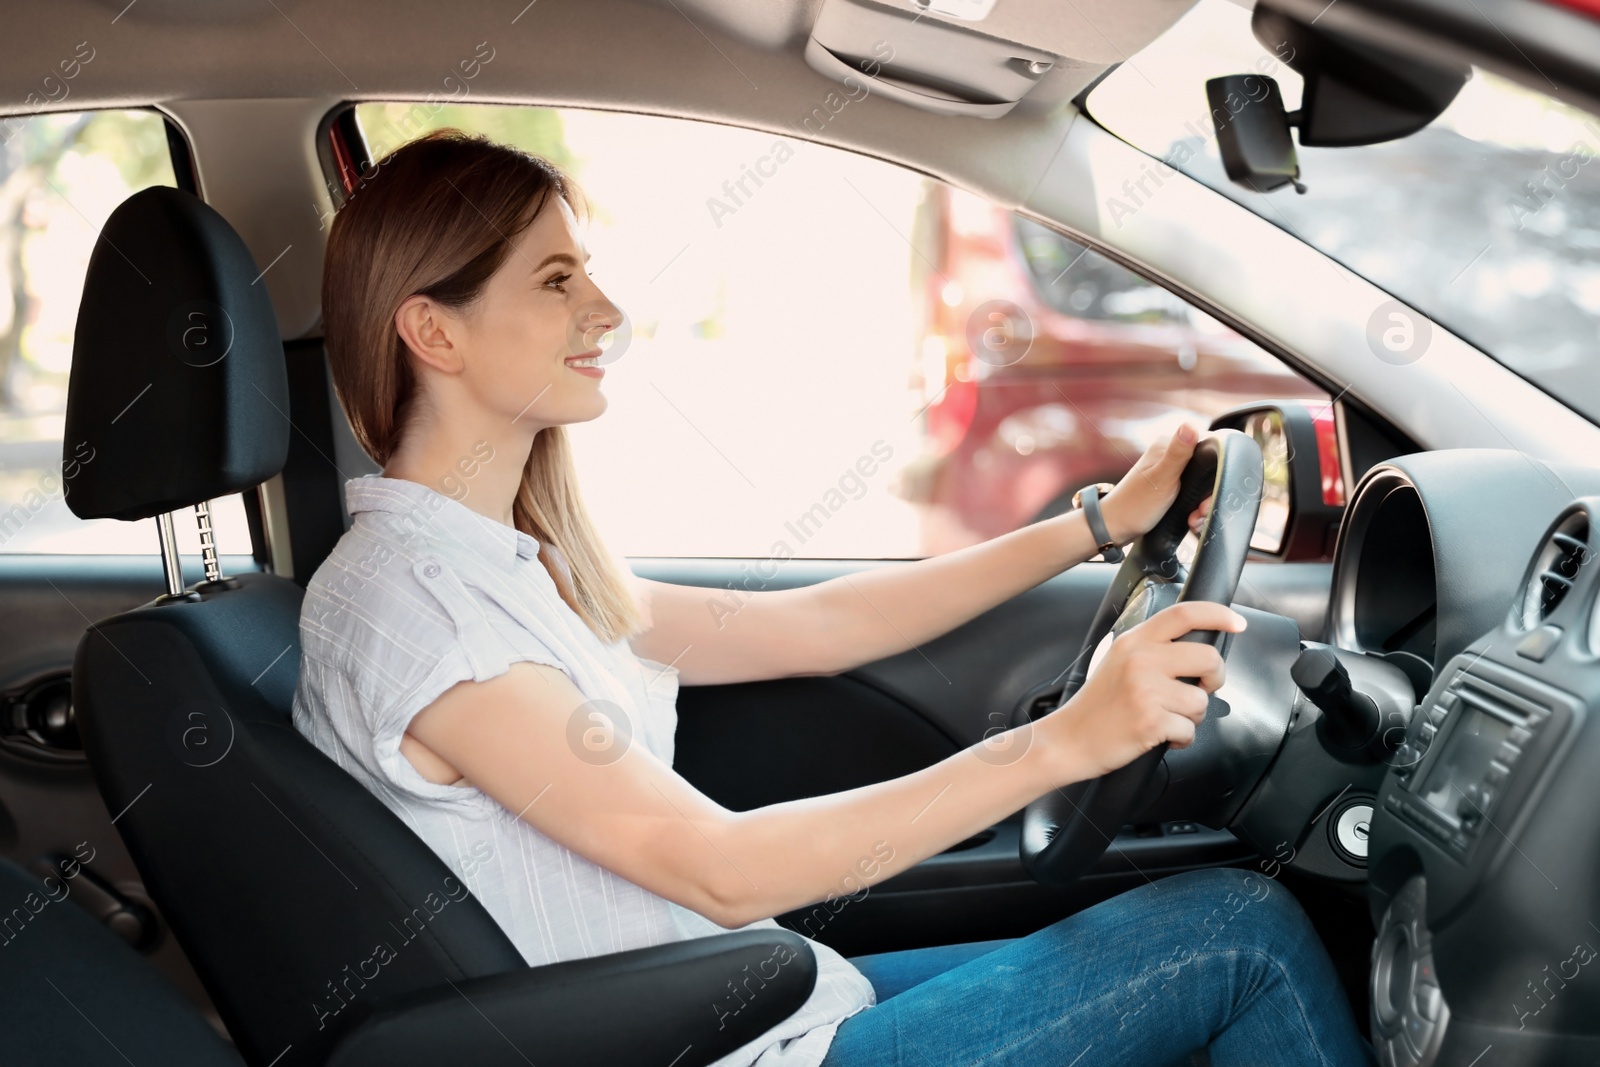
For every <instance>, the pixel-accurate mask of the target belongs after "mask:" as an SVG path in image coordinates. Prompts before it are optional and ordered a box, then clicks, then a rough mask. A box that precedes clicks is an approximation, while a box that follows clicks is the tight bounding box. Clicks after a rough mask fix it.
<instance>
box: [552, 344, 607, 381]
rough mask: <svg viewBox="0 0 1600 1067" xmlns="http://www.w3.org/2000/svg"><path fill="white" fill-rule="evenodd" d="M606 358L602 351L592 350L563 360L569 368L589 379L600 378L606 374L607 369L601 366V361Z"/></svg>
mask: <svg viewBox="0 0 1600 1067" xmlns="http://www.w3.org/2000/svg"><path fill="white" fill-rule="evenodd" d="M604 357H605V352H603V351H602V350H601V349H598V348H596V349H592V350H590V351H588V352H585V353H584V354H583V355H581V356H568V357H567V358H566V359H564V360H562V362H563V363H565V364H566V365H567V366H569V367H571V368H572V369H573V370H575V371H577V372H578V373H579V374H582V375H584V376H586V377H589V378H598V377H599V376H600V375H602V374H604V373H605V368H604V367H602V366H600V360H601V359H602V358H604Z"/></svg>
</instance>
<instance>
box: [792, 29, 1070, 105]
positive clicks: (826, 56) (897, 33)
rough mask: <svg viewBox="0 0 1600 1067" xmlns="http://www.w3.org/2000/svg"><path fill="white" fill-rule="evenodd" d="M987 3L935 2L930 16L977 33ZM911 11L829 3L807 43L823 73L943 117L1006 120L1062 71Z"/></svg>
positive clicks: (1008, 45)
mask: <svg viewBox="0 0 1600 1067" xmlns="http://www.w3.org/2000/svg"><path fill="white" fill-rule="evenodd" d="M992 7H993V4H992V3H985V2H984V0H930V2H929V5H928V10H932V11H935V12H937V13H939V14H943V15H945V16H947V19H962V18H966V19H969V20H970V21H971V24H972V26H973V27H977V26H981V25H982V18H983V16H985V15H987V14H988V12H989V10H990V9H991V8H992ZM947 19H935V18H927V17H924V12H923V11H919V10H916V9H912V8H903V9H902V8H891V7H882V6H879V5H877V4H871V3H864V2H860V0H826V2H825V3H824V4H823V5H822V10H821V13H820V14H818V16H817V21H816V23H815V25H814V26H813V27H812V29H811V39H810V41H808V42H807V43H806V62H807V63H808V64H809V65H810V66H811V68H812V69H813V70H815V71H817V72H818V73H819V74H823V75H825V76H827V77H829V78H832V79H833V80H834V81H837V82H842V83H844V84H845V85H847V86H850V87H851V88H852V90H854V89H856V88H866V89H867V90H869V91H871V92H875V93H881V94H882V95H884V96H886V97H888V98H889V99H891V100H897V101H899V102H900V103H902V104H907V105H910V106H911V107H915V108H920V109H922V110H924V111H932V112H935V113H936V114H941V115H968V116H972V117H976V118H989V119H992V118H999V117H1000V116H1002V115H1004V114H1006V113H1007V112H1008V111H1010V110H1011V109H1012V108H1013V107H1015V106H1016V104H1017V102H1018V101H1019V100H1021V99H1022V98H1023V97H1024V96H1025V95H1027V93H1028V91H1029V90H1030V89H1032V88H1033V87H1034V86H1035V85H1037V84H1038V83H1039V81H1040V79H1041V78H1043V77H1044V76H1045V74H1047V73H1048V72H1049V71H1050V69H1051V68H1052V67H1053V66H1055V64H1056V60H1057V57H1056V56H1054V55H1052V54H1051V53H1049V52H1044V51H1041V50H1039V49H1037V48H1032V47H1029V46H1027V45H1021V44H1016V43H1013V42H1010V41H1005V40H1002V39H1000V38H998V37H991V36H989V35H987V34H985V33H982V32H980V31H979V30H978V29H976V28H968V27H967V26H965V25H957V24H956V23H955V22H953V21H949V20H947Z"/></svg>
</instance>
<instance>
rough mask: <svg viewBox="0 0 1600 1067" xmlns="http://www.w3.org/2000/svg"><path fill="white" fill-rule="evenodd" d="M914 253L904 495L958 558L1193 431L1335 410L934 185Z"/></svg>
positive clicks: (1221, 338) (1008, 217)
mask: <svg viewBox="0 0 1600 1067" xmlns="http://www.w3.org/2000/svg"><path fill="white" fill-rule="evenodd" d="M917 231H918V232H917V239H916V242H915V243H916V247H917V249H918V250H919V251H920V253H921V255H920V256H918V257H915V258H914V263H916V264H917V267H918V268H919V269H918V271H917V275H918V277H917V278H916V280H915V285H916V288H917V290H918V292H919V296H920V300H921V304H922V308H923V312H922V318H921V349H920V351H921V359H920V361H919V365H918V366H917V368H916V369H915V370H914V371H913V374H912V383H911V384H912V389H913V392H914V394H915V396H916V400H917V404H918V406H919V407H922V408H923V409H924V410H923V429H924V444H923V453H922V455H920V456H919V457H917V459H916V460H914V461H913V462H912V463H911V464H909V465H908V466H907V468H906V470H905V474H904V475H903V477H902V481H901V483H900V486H899V492H900V494H901V495H902V496H904V497H905V498H906V499H908V500H910V501H912V502H914V503H916V504H919V505H921V506H922V513H923V522H922V534H921V536H922V542H923V543H922V549H923V551H924V552H926V553H930V554H932V553H939V552H946V551H950V550H952V549H956V548H961V547H964V546H966V545H970V544H975V543H977V542H979V541H982V540H984V539H986V538H990V537H994V536H996V535H998V534H1002V533H1006V532H1008V531H1010V530H1014V529H1017V528H1018V527H1020V526H1023V525H1025V524H1027V523H1029V522H1031V521H1034V520H1035V519H1038V518H1042V517H1044V516H1046V515H1051V514H1056V513H1058V512H1060V511H1063V510H1066V509H1067V508H1068V507H1070V501H1071V497H1072V494H1073V493H1074V492H1076V491H1077V490H1078V489H1080V488H1082V487H1083V486H1085V485H1088V484H1090V483H1092V482H1097V481H1107V482H1114V481H1116V480H1117V479H1118V478H1120V477H1121V476H1122V475H1123V474H1124V473H1126V472H1127V470H1128V469H1129V468H1130V467H1131V466H1132V465H1133V462H1134V461H1135V460H1136V459H1137V458H1138V457H1139V454H1140V453H1141V452H1143V451H1144V449H1145V447H1146V446H1147V445H1148V444H1150V443H1151V442H1152V441H1154V440H1156V439H1157V438H1158V437H1160V436H1162V435H1164V434H1167V433H1170V432H1171V431H1172V430H1174V429H1176V427H1177V426H1178V424H1179V423H1180V422H1182V421H1184V420H1186V419H1187V420H1190V421H1192V422H1194V423H1195V424H1197V425H1199V426H1201V427H1204V426H1205V425H1206V424H1207V423H1209V422H1210V420H1211V419H1212V418H1213V417H1214V416H1216V415H1218V414H1220V413H1222V412H1223V411H1226V410H1227V409H1229V408H1233V407H1237V406H1238V405H1240V404H1242V403H1245V402H1247V401H1253V400H1259V399H1262V398H1268V397H1270V398H1296V397H1299V398H1306V399H1310V400H1323V401H1326V400H1327V399H1328V396H1327V393H1326V392H1324V391H1323V390H1321V389H1319V388H1318V387H1317V386H1315V385H1313V384H1311V383H1310V382H1307V381H1306V380H1305V379H1303V378H1301V377H1300V376H1299V375H1298V374H1296V373H1295V372H1294V371H1292V370H1290V369H1289V368H1288V367H1287V366H1285V365H1284V364H1283V363H1282V362H1280V361H1279V360H1277V359H1276V358H1274V357H1273V356H1271V355H1270V354H1268V353H1266V352H1264V351H1263V350H1262V349H1260V348H1259V347H1257V346H1256V345H1255V344H1253V343H1252V342H1250V341H1248V340H1246V339H1245V338H1243V337H1241V336H1239V335H1238V334H1237V333H1235V332H1234V331H1233V330H1231V329H1229V328H1228V327H1226V326H1224V325H1223V324H1222V323H1220V322H1218V321H1217V320H1216V319H1214V318H1212V317H1211V316H1210V315H1208V314H1206V313H1204V312H1202V311H1200V310H1199V309H1197V308H1194V307H1193V306H1191V305H1189V304H1188V303H1187V302H1185V301H1184V300H1182V299H1180V298H1179V297H1177V296H1174V295H1173V294H1171V293H1169V292H1168V291H1166V290H1165V289H1162V288H1161V287H1159V286H1156V285H1152V284H1151V283H1149V282H1148V281H1146V280H1145V279H1143V278H1141V277H1139V276H1138V275H1136V274H1134V273H1133V272H1131V271H1129V270H1127V269H1126V268H1124V267H1122V266H1120V265H1119V264H1117V263H1115V262H1113V261H1111V260H1109V259H1107V258H1106V257H1104V256H1102V255H1100V254H1099V253H1097V252H1094V251H1091V250H1089V249H1087V248H1085V247H1084V246H1083V245H1081V244H1078V243H1077V242H1075V241H1073V240H1071V239H1070V238H1067V237H1064V236H1062V235H1061V234H1059V233H1056V232H1055V231H1054V230H1050V229H1047V228H1046V227H1043V226H1040V225H1038V224H1037V223H1034V222H1032V221H1030V220H1028V219H1025V218H1022V217H1020V216H1017V215H1013V214H1012V213H1011V212H1008V211H1005V210H1003V209H1001V208H998V207H995V206H994V205H992V204H990V203H989V202H987V201H986V200H983V199H982V198H980V197H976V196H973V195H970V194H967V193H963V192H961V191H959V190H955V189H952V188H950V187H948V186H945V185H940V184H938V183H933V182H930V183H929V185H928V193H927V195H926V197H925V198H924V201H923V204H922V206H921V208H920V210H919V217H918V220H917Z"/></svg>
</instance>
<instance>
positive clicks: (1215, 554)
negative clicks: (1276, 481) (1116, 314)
mask: <svg viewBox="0 0 1600 1067" xmlns="http://www.w3.org/2000/svg"><path fill="white" fill-rule="evenodd" d="M1261 485H1262V464H1261V449H1260V447H1259V446H1258V445H1257V444H1256V442H1255V441H1254V440H1253V439H1252V438H1250V437H1249V436H1247V435H1245V434H1243V433H1240V432H1239V431H1238V430H1218V431H1216V432H1215V434H1214V435H1213V436H1208V437H1205V438H1203V439H1201V441H1200V442H1199V443H1198V444H1196V445H1195V449H1194V455H1193V456H1192V457H1190V459H1189V463H1188V465H1187V466H1186V467H1184V469H1183V474H1182V476H1181V477H1180V480H1179V484H1178V496H1177V499H1176V500H1174V501H1173V504H1172V507H1170V508H1169V509H1168V510H1167V513H1166V514H1165V515H1163V516H1162V517H1161V520H1160V521H1159V522H1157V523H1156V525H1155V526H1154V527H1152V528H1151V529H1150V531H1149V532H1148V533H1146V534H1145V535H1144V536H1143V537H1141V538H1139V540H1137V541H1135V542H1134V545H1133V548H1132V550H1131V551H1130V552H1129V553H1128V555H1127V558H1126V559H1125V560H1124V561H1123V563H1122V566H1121V568H1120V569H1119V570H1118V571H1117V574H1116V577H1115V578H1113V579H1112V581H1111V586H1110V588H1108V589H1107V590H1106V595H1105V599H1104V600H1102V601H1101V602H1100V608H1099V610H1098V611H1096V612H1095V616H1094V621H1093V622H1091V623H1090V625H1089V633H1088V635H1087V637H1086V638H1085V639H1084V643H1083V649H1082V651H1081V652H1080V653H1079V655H1078V658H1077V659H1076V660H1075V661H1074V663H1073V667H1072V670H1071V672H1070V673H1069V674H1068V676H1067V681H1066V686H1065V688H1064V689H1063V691H1062V696H1061V703H1062V704H1065V703H1066V702H1067V700H1068V699H1069V698H1070V697H1071V696H1072V695H1073V694H1074V693H1076V692H1077V691H1078V689H1079V688H1080V687H1081V686H1082V685H1083V682H1084V679H1085V678H1087V677H1088V674H1089V663H1090V657H1091V656H1092V655H1093V653H1094V651H1095V649H1096V648H1097V647H1098V646H1099V645H1100V642H1101V641H1102V640H1103V639H1104V638H1105V636H1106V635H1107V634H1108V633H1109V634H1111V635H1112V639H1113V640H1115V639H1116V636H1117V635H1118V634H1121V633H1123V632H1124V631H1126V630H1127V629H1129V628H1130V627H1132V626H1135V625H1137V624H1138V623H1140V622H1143V621H1144V620H1145V619H1146V618H1148V617H1149V616H1150V615H1153V614H1155V612H1157V611H1159V610H1160V609H1161V608H1163V607H1166V606H1167V605H1168V604H1171V603H1174V602H1176V601H1188V600H1209V601H1215V602H1216V603H1219V604H1229V603H1231V602H1232V601H1233V594H1234V591H1235V590H1236V589H1237V588H1238V585H1239V575H1240V572H1242V571H1243V570H1244V561H1245V556H1246V555H1247V554H1248V553H1249V551H1250V537H1251V534H1252V533H1253V532H1254V531H1255V524H1256V512H1257V511H1258V510H1259V508H1260V506H1261ZM1208 496H1209V497H1211V509H1210V511H1209V513H1208V514H1207V515H1206V520H1205V525H1204V526H1203V527H1202V528H1201V530H1200V544H1199V547H1198V548H1197V549H1196V550H1195V554H1194V563H1193V566H1192V567H1191V568H1190V570H1189V572H1188V574H1187V575H1185V574H1184V570H1183V566H1182V565H1181V564H1180V563H1179V562H1178V559H1177V549H1178V545H1179V544H1180V543H1181V542H1182V541H1183V537H1184V534H1185V533H1187V532H1188V529H1189V516H1190V515H1191V514H1193V512H1194V509H1195V508H1197V507H1199V506H1200V503H1201V502H1202V501H1203V500H1205V498H1206V497H1208ZM1173 586H1178V587H1180V588H1179V592H1178V593H1177V595H1176V597H1174V596H1173V595H1172V588H1171V587H1173ZM1228 636H1230V635H1227V634H1224V633H1223V632H1221V631H1217V630H1191V631H1189V632H1188V633H1187V634H1185V635H1184V636H1183V637H1182V638H1180V639H1179V640H1183V641H1202V642H1205V643H1206V644H1211V645H1217V646H1218V647H1219V648H1221V649H1222V651H1223V653H1224V654H1226V652H1227V648H1226V644H1225V643H1219V642H1224V641H1225V638H1226V637H1228ZM1191 680H1193V679H1191ZM1166 749H1167V746H1166V744H1165V743H1163V744H1161V745H1158V746H1156V747H1155V748H1153V749H1151V750H1150V751H1148V752H1146V753H1145V754H1144V755H1142V756H1140V757H1138V758H1137V759H1135V760H1134V761H1133V762H1132V763H1129V764H1128V765H1127V766H1124V767H1120V768H1118V769H1117V770H1114V771H1111V772H1110V773H1109V774H1106V775H1103V776H1101V777H1099V778H1093V779H1089V780H1088V781H1084V782H1076V783H1074V784H1072V785H1069V786H1065V787H1062V788H1060V789H1055V790H1052V791H1051V792H1049V793H1046V794H1045V795H1044V796H1042V797H1040V798H1039V799H1038V800H1035V801H1034V802H1033V803H1031V804H1029V805H1028V806H1027V808H1026V809H1025V810H1024V812H1023V817H1022V847H1021V852H1022V865H1023V868H1024V869H1025V870H1026V871H1027V872H1028V874H1029V875H1030V876H1032V877H1033V879H1034V880H1035V881H1038V882H1040V883H1042V884H1044V885H1047V886H1065V885H1069V884H1070V883H1072V882H1073V881H1075V880H1076V879H1077V878H1078V877H1079V876H1080V875H1082V874H1083V873H1084V872H1085V871H1086V870H1087V869H1088V868H1089V865H1090V864H1092V863H1093V862H1094V861H1095V860H1096V859H1098V858H1099V857H1100V854H1101V853H1103V852H1104V851H1105V850H1106V847H1107V846H1108V845H1110V844H1111V838H1112V836H1113V835H1115V834H1116V832H1117V831H1118V830H1120V829H1121V828H1122V827H1123V826H1124V825H1125V824H1126V823H1128V822H1130V821H1132V820H1133V819H1134V818H1135V817H1137V816H1138V814H1139V813H1140V812H1141V811H1143V810H1144V809H1145V808H1147V807H1148V806H1149V805H1150V803H1151V802H1152V801H1154V800H1155V799H1156V797H1158V796H1159V795H1160V793H1161V791H1162V790H1163V789H1164V788H1165V787H1166V767H1165V764H1164V762H1163V760H1164V757H1165V755H1166Z"/></svg>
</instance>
